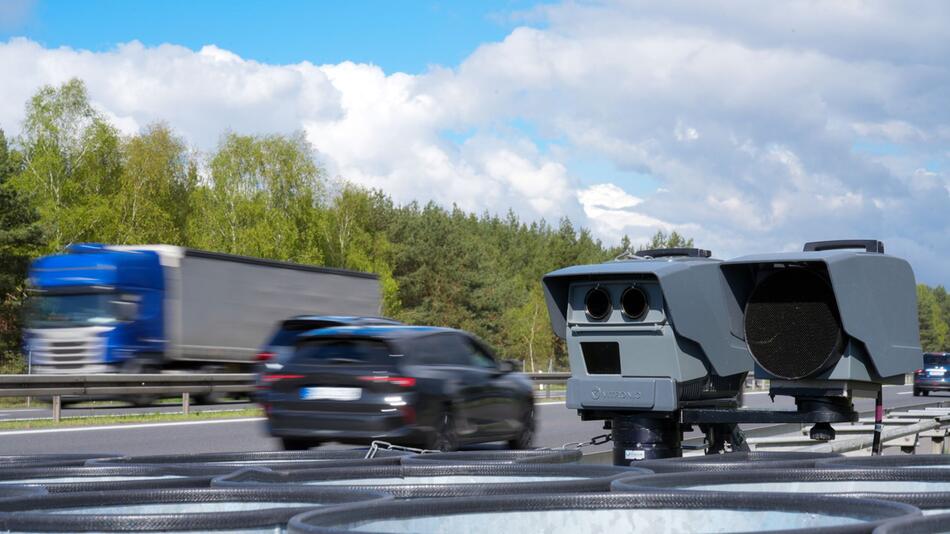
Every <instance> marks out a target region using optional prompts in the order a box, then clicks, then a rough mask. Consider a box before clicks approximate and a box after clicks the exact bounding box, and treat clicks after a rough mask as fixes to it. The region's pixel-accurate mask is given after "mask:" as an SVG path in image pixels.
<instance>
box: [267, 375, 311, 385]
mask: <svg viewBox="0 0 950 534" xmlns="http://www.w3.org/2000/svg"><path fill="white" fill-rule="evenodd" d="M294 378H303V375H276V374H272V375H261V380H263V381H264V382H266V383H268V384H270V383H272V382H277V381H278V380H291V379H294Z"/></svg>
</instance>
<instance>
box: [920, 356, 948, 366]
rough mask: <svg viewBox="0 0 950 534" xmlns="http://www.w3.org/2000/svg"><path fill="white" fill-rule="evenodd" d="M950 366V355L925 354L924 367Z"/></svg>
mask: <svg viewBox="0 0 950 534" xmlns="http://www.w3.org/2000/svg"><path fill="white" fill-rule="evenodd" d="M948 364H950V355H948V354H924V366H925V367H934V366H946V365H948Z"/></svg>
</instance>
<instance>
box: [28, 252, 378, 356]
mask: <svg viewBox="0 0 950 534" xmlns="http://www.w3.org/2000/svg"><path fill="white" fill-rule="evenodd" d="M29 280H30V292H31V297H30V302H29V305H28V307H27V308H28V315H27V317H26V329H25V339H24V342H25V343H24V349H25V350H24V352H25V353H26V354H27V355H28V357H29V358H30V362H31V365H32V367H33V369H34V371H35V372H38V373H43V372H54V373H83V374H86V373H110V372H125V373H150V372H157V371H162V370H170V369H174V370H179V371H198V372H227V371H250V370H251V369H252V368H253V365H254V363H255V362H256V358H255V357H256V355H257V354H258V352H259V350H258V349H259V347H260V346H261V343H262V342H263V341H264V340H265V339H267V335H268V334H269V333H270V332H271V330H272V328H273V325H274V323H275V322H278V321H281V320H283V319H286V318H287V317H288V316H293V315H302V314H316V315H329V316H333V315H354V316H367V315H377V314H378V313H379V308H380V298H379V281H378V277H377V276H376V275H374V274H370V273H361V272H356V271H347V270H344V269H333V268H327V267H319V266H314V265H301V264H296V263H290V262H286V261H275V260H266V259H261V258H252V257H248V256H238V255H234V254H222V253H218V252H209V251H204V250H195V249H189V248H184V247H178V246H173V245H121V246H118V245H101V244H79V245H71V246H69V247H68V248H67V249H66V251H65V252H64V253H63V254H56V255H52V256H47V257H44V258H39V259H38V260H36V261H35V262H33V265H32V266H31V268H30V279H29Z"/></svg>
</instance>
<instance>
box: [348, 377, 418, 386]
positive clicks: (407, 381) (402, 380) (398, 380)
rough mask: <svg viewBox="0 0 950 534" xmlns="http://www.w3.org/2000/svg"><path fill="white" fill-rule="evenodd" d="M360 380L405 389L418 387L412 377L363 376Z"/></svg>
mask: <svg viewBox="0 0 950 534" xmlns="http://www.w3.org/2000/svg"><path fill="white" fill-rule="evenodd" d="M359 379H360V380H363V381H364V382H377V383H379V382H384V383H386V384H392V385H394V386H402V387H404V388H411V387H412V386H415V385H416V379H415V378H412V377H410V376H361V377H359Z"/></svg>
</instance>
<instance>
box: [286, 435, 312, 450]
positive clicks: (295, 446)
mask: <svg viewBox="0 0 950 534" xmlns="http://www.w3.org/2000/svg"><path fill="white" fill-rule="evenodd" d="M280 442H281V444H282V445H283V446H284V450H285V451H305V450H307V449H309V448H311V447H317V446H319V445H320V442H319V441H315V440H312V439H304V438H280Z"/></svg>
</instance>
